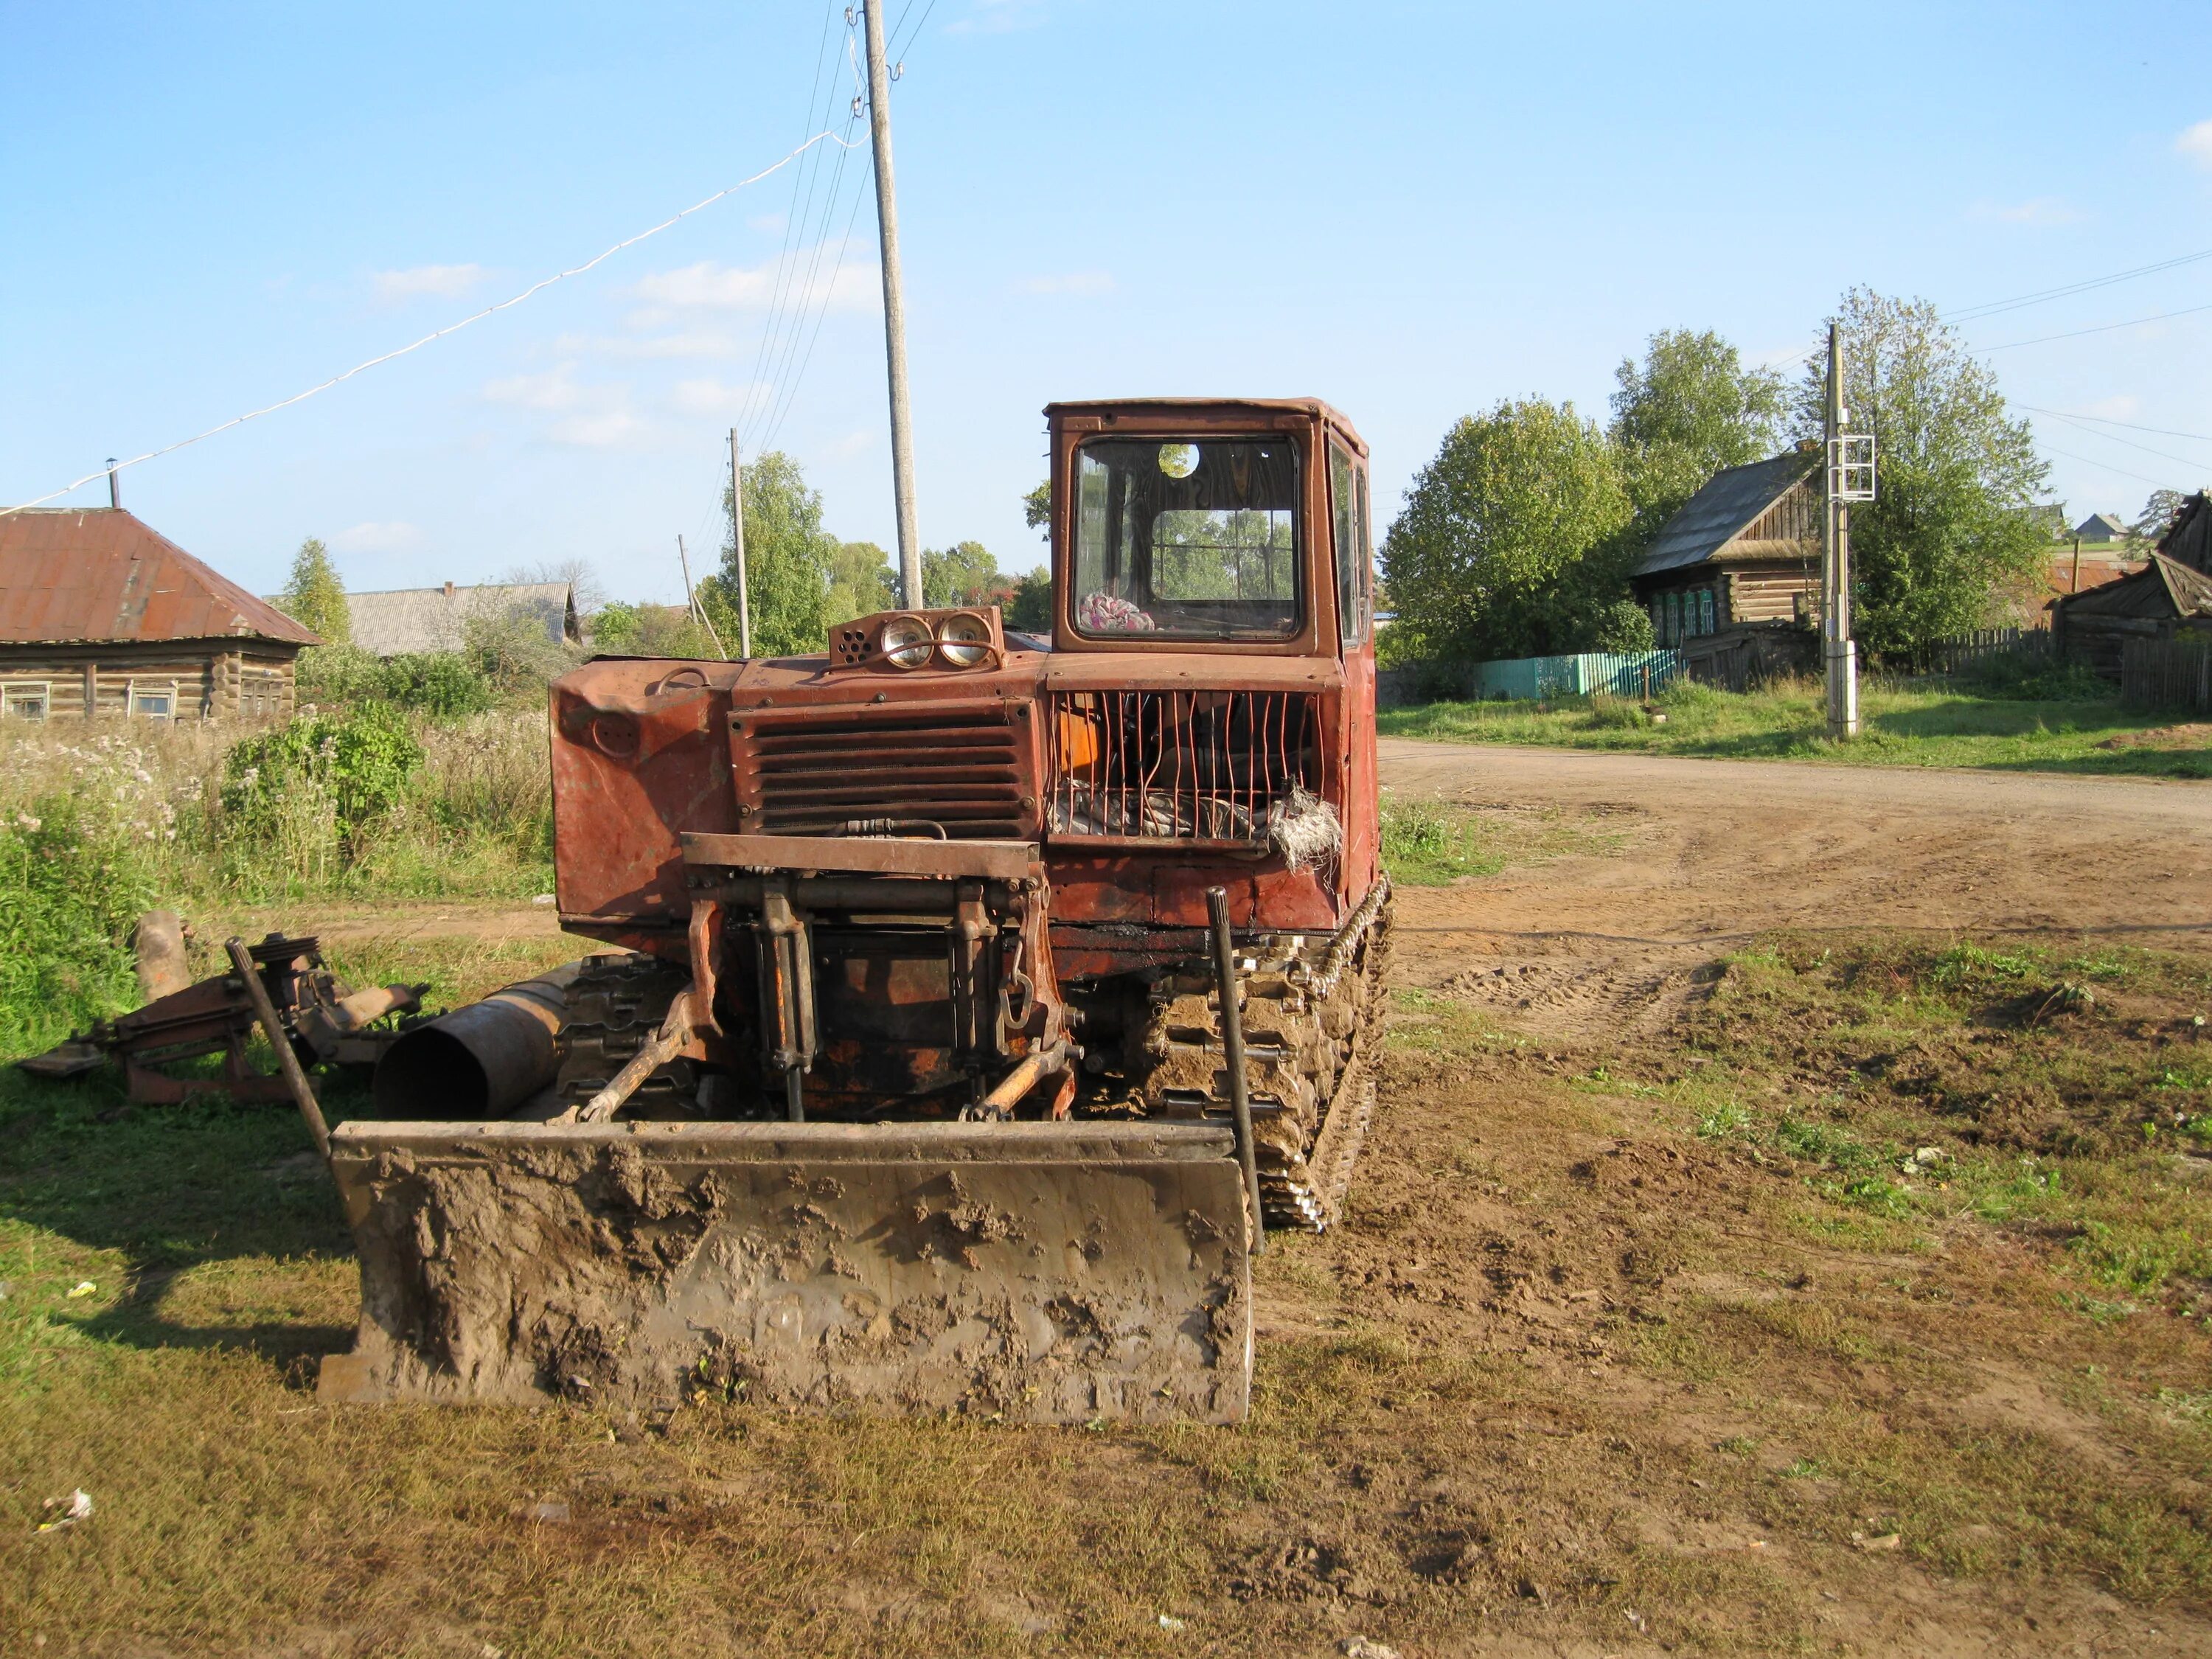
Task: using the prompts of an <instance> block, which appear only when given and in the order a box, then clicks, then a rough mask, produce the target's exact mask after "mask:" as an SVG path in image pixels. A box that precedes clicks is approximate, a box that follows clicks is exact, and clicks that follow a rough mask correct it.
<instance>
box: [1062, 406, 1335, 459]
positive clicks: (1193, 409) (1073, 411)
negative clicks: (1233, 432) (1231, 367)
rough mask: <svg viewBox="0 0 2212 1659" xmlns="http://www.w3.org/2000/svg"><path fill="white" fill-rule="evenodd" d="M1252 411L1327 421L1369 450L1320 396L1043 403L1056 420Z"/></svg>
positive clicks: (1226, 413) (1232, 413)
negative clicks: (1067, 416)
mask: <svg viewBox="0 0 2212 1659" xmlns="http://www.w3.org/2000/svg"><path fill="white" fill-rule="evenodd" d="M1201 410H1202V411H1204V412H1206V413H1207V414H1214V415H1234V414H1236V413H1237V411H1239V410H1251V411H1253V412H1254V413H1255V414H1267V415H1305V416H1311V417H1313V418H1315V419H1317V420H1320V421H1322V422H1326V423H1327V424H1328V425H1330V426H1333V427H1334V428H1336V429H1337V430H1338V431H1339V432H1341V433H1342V434H1344V435H1345V436H1346V437H1347V438H1349V439H1351V440H1352V442H1353V444H1354V445H1355V446H1357V447H1358V450H1359V453H1361V454H1362V455H1364V454H1366V453H1367V441H1366V440H1365V439H1364V438H1362V437H1361V436H1360V435H1359V431H1358V428H1356V427H1354V426H1353V425H1352V422H1351V421H1350V420H1348V419H1347V418H1346V416H1345V415H1344V414H1343V413H1342V412H1341V411H1340V410H1337V409H1334V408H1333V407H1331V406H1330V405H1329V404H1326V403H1324V402H1322V399H1320V398H1079V399H1075V400H1073V401H1070V402H1066V403H1052V404H1046V405H1045V406H1044V415H1045V418H1046V419H1047V420H1048V421H1056V420H1058V419H1059V418H1060V416H1063V415H1130V416H1146V415H1176V414H1182V413H1197V412H1199V411H1201Z"/></svg>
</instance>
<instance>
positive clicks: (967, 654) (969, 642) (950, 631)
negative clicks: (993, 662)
mask: <svg viewBox="0 0 2212 1659" xmlns="http://www.w3.org/2000/svg"><path fill="white" fill-rule="evenodd" d="M937 648H938V649H939V650H940V651H942V652H943V653H945V661H947V662H949V663H951V665H953V666H954V667H955V668H973V667H974V666H975V665H976V664H977V663H979V662H981V661H982V660H983V659H985V658H986V657H987V656H989V655H990V654H991V624H990V623H987V622H985V621H984V620H983V619H982V618H981V617H979V616H977V615H975V613H974V612H973V611H956V612H955V613H954V614H953V615H951V616H950V617H946V618H945V620H944V621H943V622H941V623H938V625H937Z"/></svg>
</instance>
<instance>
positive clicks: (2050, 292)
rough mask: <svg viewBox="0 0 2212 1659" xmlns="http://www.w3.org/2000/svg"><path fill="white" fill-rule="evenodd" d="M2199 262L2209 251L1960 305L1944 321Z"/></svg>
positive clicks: (1972, 318) (1961, 320)
mask: <svg viewBox="0 0 2212 1659" xmlns="http://www.w3.org/2000/svg"><path fill="white" fill-rule="evenodd" d="M2200 259H2212V248H2206V249H2203V251H2202V252H2197V253H2183V254H2179V255H2177V256H2176V257H2175V258H2171V259H2160V260H2159V261H2158V262H2157V263H2156V264H2148V265H2137V266H2136V267H2135V268H2134V269H2132V270H2117V271H2114V272H2112V274H2111V275H2109V276H2090V277H2085V278H2084V279H2083V280H2081V282H2078V283H2063V284H2062V285H2060V286H2059V287H2057V288H2046V289H2037V290H2036V291H2035V292H2034V293H2033V294H2019V295H2014V296H2013V297H2012V298H2011V299H2008V300H1991V301H1987V302H1986V303H1984V304H1982V305H1974V306H1962V307H1960V308H1959V309H1958V310H1956V311H1954V312H1951V313H1948V314H1947V316H1946V318H1945V320H1946V321H1948V322H1954V323H1966V322H1974V321H1977V320H1978V319H1982V318H1984V317H1994V316H1996V315H1997V314H1998V313H2001V312H2007V311H2018V310H2019V309H2020V308H2021V307H2023V306H2035V305H2041V304H2043V303H2044V302H2045V301H2048V300H2063V299H2064V298H2066V297H2067V296H2068V295H2073V294H2086V293H2087V292H2088V291H2089V290H2090V289H2093V288H2110V287H2111V286H2112V284H2113V283H2128V282H2133V281H2134V280H2135V279H2136V277H2138V276H2155V275H2156V274H2157V273H2158V272H2160V271H2161V270H2173V269H2174V268H2175V267H2176V266H2179V265H2190V264H2196V263H2197V261H2199V260H2200Z"/></svg>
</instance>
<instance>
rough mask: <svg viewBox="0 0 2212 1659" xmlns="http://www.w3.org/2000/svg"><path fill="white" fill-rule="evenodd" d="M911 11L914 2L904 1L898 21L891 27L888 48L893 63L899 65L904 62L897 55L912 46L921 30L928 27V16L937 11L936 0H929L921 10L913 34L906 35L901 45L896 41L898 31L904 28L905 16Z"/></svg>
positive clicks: (912, 0) (910, 0)
mask: <svg viewBox="0 0 2212 1659" xmlns="http://www.w3.org/2000/svg"><path fill="white" fill-rule="evenodd" d="M913 9H914V0H906V4H905V5H903V6H902V7H900V8H899V15H898V21H897V22H896V23H894V24H893V25H892V26H891V39H892V45H891V47H890V56H891V58H892V60H893V61H894V62H896V63H900V64H903V63H904V61H905V60H904V59H903V58H901V57H900V56H899V54H900V53H901V52H904V51H905V50H906V48H907V47H908V46H912V45H913V44H914V43H915V40H916V39H918V38H919V37H920V35H921V32H922V30H923V28H924V27H927V25H928V22H929V14H930V13H932V12H933V11H935V10H936V9H937V0H929V3H928V4H927V5H926V6H924V7H923V8H922V9H921V16H920V17H919V18H917V19H915V25H914V29H913V32H912V33H909V34H908V35H907V37H906V40H905V41H904V43H903V44H901V43H900V42H899V40H898V35H899V31H900V30H902V29H903V28H905V27H906V15H907V13H908V12H910V11H912V10H913Z"/></svg>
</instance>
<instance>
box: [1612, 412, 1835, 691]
mask: <svg viewBox="0 0 2212 1659" xmlns="http://www.w3.org/2000/svg"><path fill="white" fill-rule="evenodd" d="M1819 469H1820V457H1819V455H1818V454H1817V453H1815V452H1813V451H1810V450H1791V451H1790V452H1789V453H1787V454H1783V455H1777V456H1775V457H1774V458H1773V459H1771V460H1765V461H1753V462H1752V463H1751V464H1750V465H1747V466H1732V467H1729V468H1728V469H1727V470H1726V471H1721V472H1717V473H1715V474H1714V475H1713V476H1712V477H1711V479H1710V480H1709V481H1708V482H1707V483H1706V484H1705V488H1704V489H1700V490H1699V491H1698V493H1697V494H1696V495H1692V496H1691V497H1690V499H1689V500H1688V501H1685V502H1684V503H1683V504H1682V507H1681V510H1680V512H1678V513H1675V514H1674V517H1673V518H1671V519H1669V520H1668V521H1667V523H1666V525H1665V526H1664V527H1663V528H1662V530H1661V531H1660V532H1659V534H1658V535H1657V537H1656V538H1654V539H1653V541H1652V543H1651V545H1650V547H1648V548H1646V549H1645V550H1644V556H1643V557H1642V558H1640V559H1638V561H1637V563H1636V568H1635V569H1634V570H1633V571H1632V573H1631V574H1630V578H1629V582H1630V586H1631V587H1632V590H1633V591H1634V592H1635V595H1636V599H1637V602H1638V604H1640V605H1643V606H1644V609H1645V610H1646V611H1649V612H1650V616H1651V627H1652V631H1653V632H1654V633H1655V634H1656V635H1657V637H1658V641H1659V643H1660V644H1661V645H1662V646H1668V647H1674V648H1675V649H1677V650H1680V652H1681V653H1683V660H1684V664H1685V665H1686V667H1687V668H1688V669H1689V671H1690V672H1691V673H1692V674H1693V675H1695V676H1696V677H1697V678H1700V679H1707V680H1711V681H1713V682H1715V683H1717V684H1725V685H1730V686H1734V687H1736V688H1738V689H1741V686H1743V685H1744V684H1748V683H1749V682H1750V681H1752V680H1755V679H1758V678H1763V677H1764V676H1765V675H1766V674H1768V673H1771V672H1775V671H1780V670H1783V669H1785V668H1788V667H1793V666H1796V665H1799V659H1801V658H1802V657H1803V656H1804V655H1805V653H1806V651H1807V648H1808V643H1809V641H1810V635H1808V633H1807V632H1806V631H1805V630H1806V629H1807V627H1808V625H1809V624H1811V623H1814V622H1815V621H1817V620H1818V617H1819V611H1820V511H1821V507H1820V470H1819Z"/></svg>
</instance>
